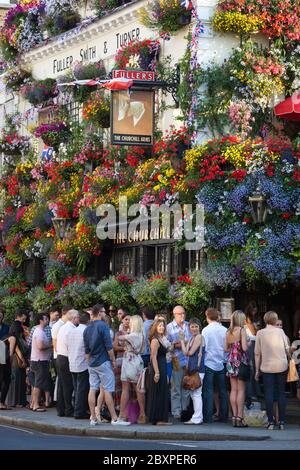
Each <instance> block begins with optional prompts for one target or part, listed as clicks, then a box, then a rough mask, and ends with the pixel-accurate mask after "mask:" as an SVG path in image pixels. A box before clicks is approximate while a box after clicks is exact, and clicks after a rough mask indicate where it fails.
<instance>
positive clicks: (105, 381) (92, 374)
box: [89, 361, 115, 393]
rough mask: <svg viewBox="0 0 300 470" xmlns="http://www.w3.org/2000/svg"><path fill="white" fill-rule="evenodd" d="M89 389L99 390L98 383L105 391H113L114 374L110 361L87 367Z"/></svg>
mask: <svg viewBox="0 0 300 470" xmlns="http://www.w3.org/2000/svg"><path fill="white" fill-rule="evenodd" d="M89 381H90V388H91V390H99V389H100V385H101V386H102V387H103V388H104V390H105V391H106V392H111V393H113V392H114V391H115V375H114V371H113V368H112V366H111V362H110V361H105V362H103V364H101V365H100V366H97V367H89Z"/></svg>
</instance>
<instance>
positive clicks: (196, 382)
mask: <svg viewBox="0 0 300 470" xmlns="http://www.w3.org/2000/svg"><path fill="white" fill-rule="evenodd" d="M190 346H191V343H190V344H189V346H188V350H189V349H190ZM201 358H202V336H201V343H200V346H199V354H198V363H197V368H196V370H193V371H192V372H191V373H189V372H188V368H186V370H185V375H184V376H183V378H182V382H181V386H182V388H183V389H184V390H192V391H193V390H197V388H200V387H201V385H202V381H201V378H200V375H199V367H200V364H201Z"/></svg>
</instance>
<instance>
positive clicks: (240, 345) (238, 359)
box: [224, 310, 250, 428]
mask: <svg viewBox="0 0 300 470" xmlns="http://www.w3.org/2000/svg"><path fill="white" fill-rule="evenodd" d="M245 323H246V316H245V314H244V312H242V311H241V310H236V311H235V312H233V314H232V316H231V322H230V327H229V328H228V331H227V334H226V338H225V348H224V349H225V352H228V353H229V355H228V359H227V364H226V368H227V376H229V378H230V385H231V392H230V404H231V408H232V425H233V426H234V427H240V428H245V427H247V424H246V423H245V422H244V403H245V390H246V381H247V380H249V377H250V367H249V355H248V352H247V350H248V341H247V335H246V331H245ZM245 372H246V373H245ZM248 372H249V377H247V375H248Z"/></svg>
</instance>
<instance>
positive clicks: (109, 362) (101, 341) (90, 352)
mask: <svg viewBox="0 0 300 470" xmlns="http://www.w3.org/2000/svg"><path fill="white" fill-rule="evenodd" d="M104 315H105V308H104V305H101V304H97V305H94V307H93V309H92V313H91V323H90V324H89V325H88V326H87V327H86V329H85V330H84V332H83V341H84V348H85V353H86V359H87V363H88V365H89V381H90V391H89V397H88V400H89V407H90V412H91V421H90V423H91V426H96V425H97V424H100V423H98V421H97V417H96V409H95V407H96V392H97V391H98V390H100V385H101V387H103V389H104V396H105V402H106V404H107V407H108V409H109V412H110V416H111V424H117V415H116V411H115V406H114V401H113V397H112V393H113V392H114V391H115V376H114V371H113V368H114V367H115V366H116V360H115V355H114V350H113V345H112V341H111V336H110V332H109V328H108V326H107V325H106V323H105V322H104V321H103V317H104Z"/></svg>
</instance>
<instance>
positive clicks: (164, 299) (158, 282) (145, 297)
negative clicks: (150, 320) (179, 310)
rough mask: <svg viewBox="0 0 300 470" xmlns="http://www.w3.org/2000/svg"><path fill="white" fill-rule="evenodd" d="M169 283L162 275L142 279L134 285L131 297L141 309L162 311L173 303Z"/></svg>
mask: <svg viewBox="0 0 300 470" xmlns="http://www.w3.org/2000/svg"><path fill="white" fill-rule="evenodd" d="M169 289H170V284H169V281H168V280H167V279H166V278H164V277H163V276H162V275H160V274H156V275H153V276H151V277H150V278H142V279H140V280H138V281H136V282H135V283H134V284H133V285H132V289H131V295H132V297H133V298H134V299H135V301H136V303H137V304H138V305H139V307H144V306H147V307H149V308H152V309H153V310H154V311H160V310H163V309H165V308H167V307H168V306H170V304H171V303H172V297H171V295H170V291H169Z"/></svg>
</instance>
